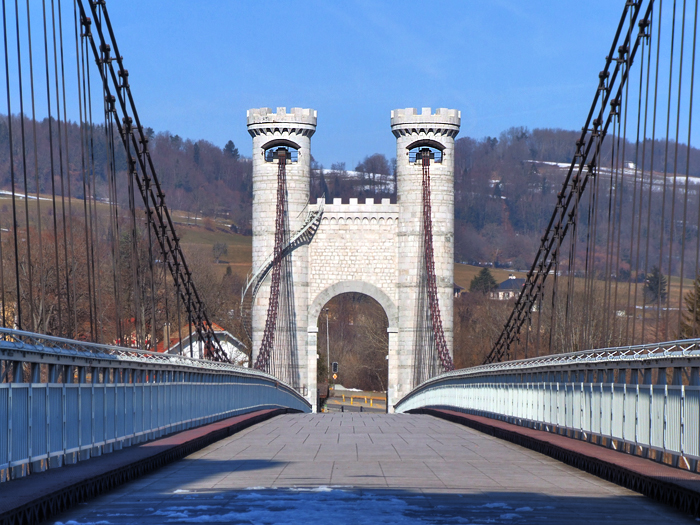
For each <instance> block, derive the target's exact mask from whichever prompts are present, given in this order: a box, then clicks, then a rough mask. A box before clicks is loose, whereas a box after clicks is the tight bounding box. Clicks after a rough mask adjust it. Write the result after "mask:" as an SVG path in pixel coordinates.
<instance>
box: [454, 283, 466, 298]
mask: <svg viewBox="0 0 700 525" xmlns="http://www.w3.org/2000/svg"><path fill="white" fill-rule="evenodd" d="M453 284H454V294H455V297H461V296H462V294H463V293H464V288H463V287H462V286H460V285H458V284H457V283H453Z"/></svg>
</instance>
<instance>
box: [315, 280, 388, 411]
mask: <svg viewBox="0 0 700 525" xmlns="http://www.w3.org/2000/svg"><path fill="white" fill-rule="evenodd" d="M348 292H355V293H361V294H364V295H366V296H368V297H371V298H372V299H374V300H375V301H377V302H378V303H379V305H380V306H381V307H382V308H383V309H384V313H385V314H386V317H387V320H388V321H389V326H388V328H387V334H388V339H389V354H388V355H389V358H388V363H387V366H388V372H389V374H388V375H389V378H388V379H389V381H388V385H389V386H388V398H389V411H390V412H393V403H394V402H396V401H398V399H394V398H395V393H394V392H392V388H391V386H390V385H392V384H396V383H397V380H398V347H399V337H398V335H399V329H398V322H399V310H398V308H397V306H396V304H395V303H394V301H393V300H392V299H391V297H389V296H388V295H387V294H386V293H384V292H383V291H382V290H381V289H379V288H378V287H376V286H374V285H373V284H370V283H367V282H364V281H340V282H337V283H335V284H332V285H330V286H328V287H327V288H325V289H324V290H322V291H321V292H320V293H318V294H317V295H316V297H315V298H314V299H313V301H312V302H311V304H310V306H309V311H308V318H307V334H308V336H307V345H308V352H307V355H309V356H310V358H309V363H308V366H309V376H310V377H316V368H317V366H318V358H317V356H318V350H317V343H318V318H319V315H320V314H321V309H322V308H323V306H324V305H325V304H326V303H327V302H328V301H330V300H331V299H333V298H334V297H336V296H338V295H340V294H344V293H348ZM311 356H313V357H311ZM312 373H313V375H312ZM316 408H317V407H316V406H315V403H314V410H316Z"/></svg>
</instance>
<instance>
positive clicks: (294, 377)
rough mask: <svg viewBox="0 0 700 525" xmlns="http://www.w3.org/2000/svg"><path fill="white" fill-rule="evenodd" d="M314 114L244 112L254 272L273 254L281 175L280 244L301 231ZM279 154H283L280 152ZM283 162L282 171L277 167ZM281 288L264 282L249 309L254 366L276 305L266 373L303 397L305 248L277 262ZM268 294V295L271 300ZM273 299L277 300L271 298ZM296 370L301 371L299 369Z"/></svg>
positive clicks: (281, 110)
mask: <svg viewBox="0 0 700 525" xmlns="http://www.w3.org/2000/svg"><path fill="white" fill-rule="evenodd" d="M316 118H317V117H316V111H315V110H313V109H302V108H292V109H291V110H290V111H289V112H287V109H286V108H284V107H279V108H277V110H276V111H275V112H273V111H272V110H271V109H270V108H259V109H250V110H248V132H249V133H250V135H251V137H252V138H253V268H254V269H256V268H259V267H261V266H262V265H263V264H264V263H265V261H266V260H267V259H268V257H269V256H270V254H272V253H273V252H274V251H275V232H276V230H277V227H278V223H279V221H278V213H277V210H278V207H279V206H278V184H279V177H280V172H283V173H284V179H285V180H284V184H285V186H286V188H285V191H284V193H285V199H284V200H285V203H284V213H283V222H282V224H283V228H284V239H286V240H287V241H288V240H289V239H290V237H291V235H293V233H294V232H296V231H297V230H299V229H300V228H302V227H303V223H304V221H305V220H306V214H305V213H304V212H305V208H306V207H307V205H308V202H309V174H310V170H311V153H310V147H311V137H312V136H313V134H314V133H315V131H316ZM281 150H286V152H284V153H280V152H281ZM285 157H286V162H285V166H284V167H283V169H282V170H280V166H279V163H280V162H282V160H280V159H282V158H285ZM280 265H282V268H281V283H280V284H279V289H278V290H277V292H274V290H271V283H272V279H266V280H265V281H264V282H263V283H262V285H261V286H260V289H259V291H258V293H257V294H256V296H255V299H254V301H253V305H252V334H251V337H252V341H253V355H252V358H253V362H255V361H256V359H257V358H258V353H259V352H260V350H261V344H262V342H263V336H264V332H265V327H266V320H267V317H268V315H267V314H268V307H269V305H270V301H271V299H272V300H278V301H279V305H278V308H277V309H276V315H277V319H276V326H274V330H275V336H274V344H273V350H272V353H271V355H270V356H269V369H268V370H267V371H269V372H270V373H272V374H274V375H275V376H276V377H279V378H280V379H283V380H285V381H286V382H288V383H289V384H290V385H292V386H293V387H295V388H297V389H298V390H300V391H301V392H302V393H304V392H305V391H307V390H308V385H307V384H306V381H302V379H301V378H302V377H306V375H307V374H306V373H305V372H304V371H305V369H306V367H307V363H306V362H303V361H304V360H300V359H299V351H298V350H299V349H300V348H305V346H306V337H307V336H306V326H305V325H304V326H299V323H297V315H296V312H305V311H306V309H307V301H308V299H307V297H308V293H307V290H306V288H307V287H308V246H300V247H299V248H297V249H295V250H294V253H292V254H289V255H287V256H286V257H284V258H283V259H282V261H280ZM271 292H273V293H272V295H271ZM276 295H277V296H276ZM300 369H301V370H300Z"/></svg>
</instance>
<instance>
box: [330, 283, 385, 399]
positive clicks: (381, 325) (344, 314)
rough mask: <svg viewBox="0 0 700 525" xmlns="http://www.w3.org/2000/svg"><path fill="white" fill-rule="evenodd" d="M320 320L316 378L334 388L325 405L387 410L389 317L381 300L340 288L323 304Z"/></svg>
mask: <svg viewBox="0 0 700 525" xmlns="http://www.w3.org/2000/svg"><path fill="white" fill-rule="evenodd" d="M317 323H318V324H317V326H318V338H317V354H318V356H319V359H318V366H317V381H318V384H319V385H323V384H329V385H331V387H332V388H331V390H330V394H329V398H328V400H327V401H326V403H325V407H323V408H324V409H325V410H326V411H332V412H335V411H360V410H362V411H369V412H384V410H385V409H386V401H385V399H386V390H387V385H388V355H389V334H388V332H387V329H388V328H389V318H388V316H387V313H386V312H385V310H384V308H383V307H382V305H381V304H380V303H379V302H378V301H377V300H375V299H373V298H372V297H370V296H369V295H366V294H364V293H360V292H345V293H340V294H338V295H335V296H334V297H332V298H331V299H330V300H328V301H327V302H326V303H325V304H323V306H322V307H321V309H320V312H319V315H318V320H317ZM333 363H337V369H334V365H333ZM334 374H335V377H334Z"/></svg>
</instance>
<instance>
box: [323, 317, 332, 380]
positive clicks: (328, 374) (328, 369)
mask: <svg viewBox="0 0 700 525" xmlns="http://www.w3.org/2000/svg"><path fill="white" fill-rule="evenodd" d="M323 311H324V312H326V382H327V383H328V384H329V385H330V384H331V357H330V355H331V350H330V348H331V346H330V340H329V338H328V308H324V309H323Z"/></svg>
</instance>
